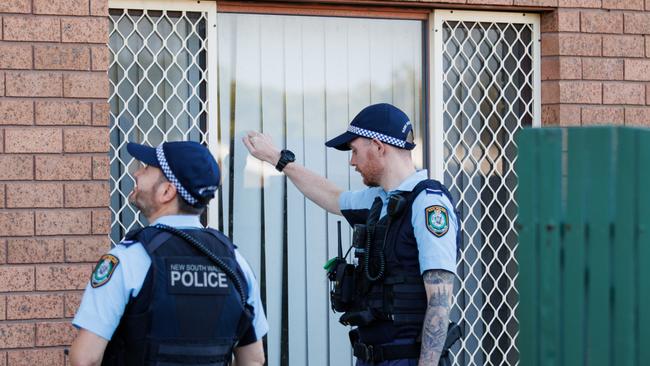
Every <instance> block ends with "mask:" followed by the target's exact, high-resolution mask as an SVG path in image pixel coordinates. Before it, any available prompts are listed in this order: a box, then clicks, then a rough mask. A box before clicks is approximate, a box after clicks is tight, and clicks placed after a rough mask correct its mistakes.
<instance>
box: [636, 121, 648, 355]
mask: <svg viewBox="0 0 650 366" xmlns="http://www.w3.org/2000/svg"><path fill="white" fill-rule="evenodd" d="M639 158H640V161H639V169H638V171H637V174H638V187H639V194H638V202H639V205H638V218H637V231H636V233H637V236H638V238H637V246H636V249H637V253H636V268H637V276H636V280H637V281H636V291H637V294H638V299H637V301H638V304H637V308H636V309H637V315H638V319H639V321H638V325H637V330H638V337H637V342H636V346H637V350H638V357H637V359H636V364H637V365H643V364H647V362H648V360H650V169H649V168H650V132H648V131H643V132H642V133H640V136H639Z"/></svg>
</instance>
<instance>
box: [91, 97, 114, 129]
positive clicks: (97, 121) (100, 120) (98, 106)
mask: <svg viewBox="0 0 650 366" xmlns="http://www.w3.org/2000/svg"><path fill="white" fill-rule="evenodd" d="M109 114H110V106H109V105H108V103H106V102H96V103H93V125H95V126H108V123H109Z"/></svg>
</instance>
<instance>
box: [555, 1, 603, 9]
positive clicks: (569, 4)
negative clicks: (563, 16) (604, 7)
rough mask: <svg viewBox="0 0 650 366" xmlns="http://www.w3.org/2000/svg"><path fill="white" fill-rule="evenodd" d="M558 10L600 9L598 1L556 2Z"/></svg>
mask: <svg viewBox="0 0 650 366" xmlns="http://www.w3.org/2000/svg"><path fill="white" fill-rule="evenodd" d="M558 6H559V7H560V8H600V7H601V2H600V0H558Z"/></svg>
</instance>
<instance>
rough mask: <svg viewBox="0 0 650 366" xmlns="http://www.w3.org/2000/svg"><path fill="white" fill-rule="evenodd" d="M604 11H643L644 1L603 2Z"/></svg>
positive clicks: (615, 0) (613, 0)
mask: <svg viewBox="0 0 650 366" xmlns="http://www.w3.org/2000/svg"><path fill="white" fill-rule="evenodd" d="M603 9H623V10H643V0H603Z"/></svg>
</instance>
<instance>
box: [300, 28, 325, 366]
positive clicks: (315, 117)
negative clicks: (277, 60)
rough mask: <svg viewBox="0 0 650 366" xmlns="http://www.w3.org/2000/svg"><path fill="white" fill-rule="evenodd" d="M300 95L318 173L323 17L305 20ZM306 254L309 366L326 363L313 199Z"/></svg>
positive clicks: (320, 229) (321, 247)
mask: <svg viewBox="0 0 650 366" xmlns="http://www.w3.org/2000/svg"><path fill="white" fill-rule="evenodd" d="M302 26H303V28H302V32H303V42H302V48H303V54H302V61H303V70H304V73H303V88H304V89H303V98H304V111H305V119H304V126H305V127H304V128H305V151H304V153H305V165H306V166H308V167H309V168H310V169H311V170H313V171H314V172H316V173H317V174H319V175H323V176H324V175H325V174H326V170H325V169H326V165H325V164H326V162H325V160H326V157H325V149H324V148H323V145H322V144H323V142H324V141H325V98H324V97H325V92H324V89H325V65H324V60H325V55H324V37H323V30H324V21H323V20H322V19H318V18H313V19H308V20H306V19H305V20H304V21H303V23H302ZM305 216H306V218H307V222H306V231H305V234H306V237H307V243H306V246H307V248H306V254H307V283H308V284H309V286H308V287H307V357H308V365H309V366H320V365H328V362H329V360H328V356H329V354H328V349H329V347H328V337H327V336H326V335H327V329H328V314H327V311H328V308H327V288H328V287H327V282H326V278H325V276H324V275H323V271H322V269H321V268H323V264H324V263H325V261H327V230H326V224H327V217H326V214H325V211H323V210H322V209H321V208H320V207H318V206H317V205H316V204H315V203H313V202H311V201H307V202H306V203H305Z"/></svg>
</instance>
